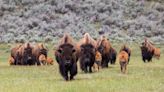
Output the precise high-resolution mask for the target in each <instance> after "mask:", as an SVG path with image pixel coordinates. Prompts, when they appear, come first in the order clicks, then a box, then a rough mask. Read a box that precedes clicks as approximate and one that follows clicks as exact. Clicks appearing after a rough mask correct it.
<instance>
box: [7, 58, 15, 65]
mask: <svg viewBox="0 0 164 92" xmlns="http://www.w3.org/2000/svg"><path fill="white" fill-rule="evenodd" d="M8 62H9V64H10V65H14V62H15V60H14V58H13V57H9V59H8Z"/></svg>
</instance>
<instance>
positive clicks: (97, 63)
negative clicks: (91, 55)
mask: <svg viewBox="0 0 164 92" xmlns="http://www.w3.org/2000/svg"><path fill="white" fill-rule="evenodd" d="M101 61H102V56H101V53H100V52H99V51H96V55H95V62H94V65H93V69H94V71H99V69H100V67H101Z"/></svg>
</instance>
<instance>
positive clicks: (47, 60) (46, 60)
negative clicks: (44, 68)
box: [39, 54, 54, 65]
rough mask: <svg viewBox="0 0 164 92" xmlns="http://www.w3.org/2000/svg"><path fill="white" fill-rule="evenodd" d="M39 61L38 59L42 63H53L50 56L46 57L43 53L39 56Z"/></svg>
mask: <svg viewBox="0 0 164 92" xmlns="http://www.w3.org/2000/svg"><path fill="white" fill-rule="evenodd" d="M39 61H40V62H41V63H42V64H43V65H53V63H54V61H53V59H52V58H50V57H47V58H46V56H45V55H43V54H41V55H40V56H39Z"/></svg>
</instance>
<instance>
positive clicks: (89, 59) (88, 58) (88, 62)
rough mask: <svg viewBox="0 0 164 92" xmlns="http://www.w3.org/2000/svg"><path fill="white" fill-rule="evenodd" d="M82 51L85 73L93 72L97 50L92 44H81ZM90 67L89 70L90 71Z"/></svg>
mask: <svg viewBox="0 0 164 92" xmlns="http://www.w3.org/2000/svg"><path fill="white" fill-rule="evenodd" d="M80 47H81V51H80V67H81V69H82V71H84V72H85V73H87V72H90V73H91V72H92V66H93V64H94V62H95V50H94V46H93V45H91V44H84V45H81V46H80ZM88 68H89V71H88Z"/></svg>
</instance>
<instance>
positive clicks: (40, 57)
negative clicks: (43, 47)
mask: <svg viewBox="0 0 164 92" xmlns="http://www.w3.org/2000/svg"><path fill="white" fill-rule="evenodd" d="M39 62H41V63H42V64H43V65H45V64H46V56H45V55H43V54H41V55H40V56H39Z"/></svg>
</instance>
